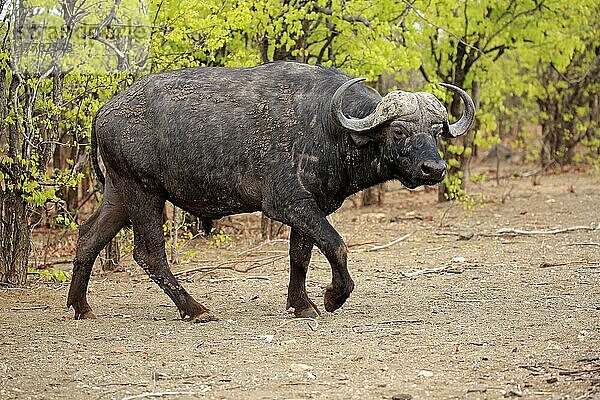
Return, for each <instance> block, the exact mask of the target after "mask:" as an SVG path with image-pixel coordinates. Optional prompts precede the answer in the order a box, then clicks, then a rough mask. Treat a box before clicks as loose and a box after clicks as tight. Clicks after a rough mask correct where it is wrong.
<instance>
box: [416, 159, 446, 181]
mask: <svg viewBox="0 0 600 400" xmlns="http://www.w3.org/2000/svg"><path fill="white" fill-rule="evenodd" d="M421 173H422V174H423V179H433V180H442V179H443V178H444V175H446V163H445V162H444V160H425V161H423V162H422V163H421Z"/></svg>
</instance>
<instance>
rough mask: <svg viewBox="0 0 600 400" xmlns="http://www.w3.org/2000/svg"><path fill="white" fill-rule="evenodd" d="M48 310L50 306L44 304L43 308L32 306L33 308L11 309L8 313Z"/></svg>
mask: <svg viewBox="0 0 600 400" xmlns="http://www.w3.org/2000/svg"><path fill="white" fill-rule="evenodd" d="M48 308H50V306H49V305H47V304H45V305H43V306H34V307H13V308H11V309H10V311H32V310H47V309H48Z"/></svg>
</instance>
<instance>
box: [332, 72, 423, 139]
mask: <svg viewBox="0 0 600 400" xmlns="http://www.w3.org/2000/svg"><path fill="white" fill-rule="evenodd" d="M364 80H365V78H355V79H350V80H349V81H347V82H345V83H344V84H343V85H342V86H340V87H339V88H338V89H337V90H336V91H335V93H334V95H333V98H332V99H331V110H332V112H333V115H334V118H335V119H336V120H337V121H338V122H339V124H340V125H341V126H343V127H344V128H346V129H348V130H350V131H353V132H364V131H368V130H370V129H373V128H376V127H377V126H379V125H381V124H383V123H385V122H387V121H389V120H391V119H394V118H399V117H402V116H404V115H408V114H412V113H414V112H415V111H416V110H417V108H418V103H417V100H416V97H415V95H414V94H412V93H407V92H403V91H400V90H396V91H393V92H390V93H388V94H387V95H386V96H385V97H384V98H383V99H381V101H380V102H379V103H378V104H377V106H376V107H375V110H374V111H373V112H372V113H371V114H369V115H367V116H366V117H364V118H352V117H350V118H348V117H346V116H345V115H344V112H343V111H342V100H343V98H344V92H345V91H346V90H347V89H348V88H349V87H350V86H352V85H354V84H356V83H358V82H362V81H364Z"/></svg>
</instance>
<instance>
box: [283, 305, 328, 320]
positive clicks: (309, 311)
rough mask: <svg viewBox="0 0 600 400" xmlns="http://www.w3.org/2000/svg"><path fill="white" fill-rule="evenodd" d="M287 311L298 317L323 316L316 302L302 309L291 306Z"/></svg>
mask: <svg viewBox="0 0 600 400" xmlns="http://www.w3.org/2000/svg"><path fill="white" fill-rule="evenodd" d="M287 312H288V313H290V314H294V315H295V316H296V317H298V318H318V317H320V316H321V312H320V311H319V309H318V308H317V307H316V306H315V305H314V304H313V305H312V306H310V307H307V308H302V309H300V308H294V307H290V308H288V309H287Z"/></svg>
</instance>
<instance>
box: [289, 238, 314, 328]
mask: <svg viewBox="0 0 600 400" xmlns="http://www.w3.org/2000/svg"><path fill="white" fill-rule="evenodd" d="M312 248H313V243H312V241H311V240H310V239H309V238H307V237H305V236H301V235H300V234H299V233H298V232H297V231H296V229H294V228H292V232H291V234H290V284H289V286H288V298H287V308H288V310H293V312H294V315H296V316H297V317H308V318H314V317H317V316H319V315H320V314H321V312H320V311H319V308H318V307H317V306H316V304H315V303H313V302H312V301H311V300H310V299H309V298H308V295H307V294H306V273H307V271H308V265H309V263H310V256H311V253H312Z"/></svg>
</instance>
